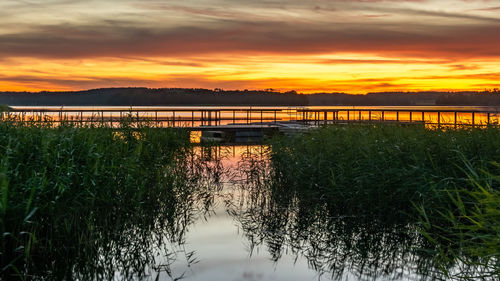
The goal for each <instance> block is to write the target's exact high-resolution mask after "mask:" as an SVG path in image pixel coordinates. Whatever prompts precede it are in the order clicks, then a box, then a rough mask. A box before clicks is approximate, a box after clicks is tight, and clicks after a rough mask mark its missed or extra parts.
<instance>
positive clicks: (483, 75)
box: [0, 0, 500, 93]
mask: <svg viewBox="0 0 500 281" xmlns="http://www.w3.org/2000/svg"><path fill="white" fill-rule="evenodd" d="M122 86H126V87H128V86H134V87H135V86H137V87H139V86H140V87H155V88H157V87H186V88H192V87H195V88H223V89H266V88H273V89H276V90H280V91H287V90H297V91H298V92H304V93H309V92H322V91H328V92H337V91H342V92H348V93H365V92H373V91H393V90H397V91H400V90H401V91H413V90H428V89H433V90H484V89H485V88H488V89H490V88H500V0H489V1H488V0H407V1H397V0H385V1H384V0H357V1H347V0H316V1H314V0H309V1H307V0H289V1H276V0H254V1H246V0H245V1H243V0H195V1H192V0H185V1H158V0H157V1H149V0H120V1H118V0H106V1H103V0H87V1H76V0H1V1H0V91H9V90H15V91H25V90H26V91H32V90H81V89H89V88H99V87H122Z"/></svg>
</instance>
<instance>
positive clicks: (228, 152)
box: [164, 146, 413, 281]
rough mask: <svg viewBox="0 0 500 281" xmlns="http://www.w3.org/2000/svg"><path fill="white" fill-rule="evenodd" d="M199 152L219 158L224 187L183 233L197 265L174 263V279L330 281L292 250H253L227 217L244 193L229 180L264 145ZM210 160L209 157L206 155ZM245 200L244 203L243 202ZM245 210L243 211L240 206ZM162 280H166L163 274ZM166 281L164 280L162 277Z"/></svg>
mask: <svg viewBox="0 0 500 281" xmlns="http://www.w3.org/2000/svg"><path fill="white" fill-rule="evenodd" d="M199 149H200V150H201V151H199V152H201V153H202V154H204V153H205V155H206V156H207V154H209V156H210V157H213V159H219V160H221V162H222V165H223V166H224V168H225V170H226V173H227V175H226V177H225V176H223V177H222V178H223V181H225V183H224V184H223V189H222V190H221V191H220V192H219V193H218V195H217V196H216V200H215V202H214V206H213V207H214V209H213V212H212V213H211V214H210V215H207V216H205V217H203V216H202V217H200V218H198V219H197V221H196V222H195V223H194V224H193V225H191V226H190V227H189V231H188V233H187V235H186V239H185V241H186V244H185V245H183V248H184V250H185V251H186V252H191V251H193V252H194V256H195V258H196V260H197V261H198V262H197V263H194V264H192V265H190V266H187V265H186V263H185V260H183V259H177V260H176V261H175V262H174V263H173V264H172V266H171V268H172V272H173V276H174V277H178V276H181V275H182V274H183V273H185V275H184V276H183V279H182V280H189V281H198V280H199V281H211V280H214V281H219V280H220V281H224V280H228V281H240V280H241V281H246V280H249V281H253V280H255V281H260V280H262V281H264V280H269V281H270V280H283V281H285V280H291V281H294V280H296V281H302V280H318V278H319V279H320V280H331V279H330V278H331V276H330V275H329V274H328V273H325V274H323V275H321V276H320V273H318V272H317V271H316V270H314V269H312V268H311V267H310V265H309V263H308V260H307V259H306V258H305V257H304V256H303V255H301V254H299V255H298V256H297V255H296V254H294V253H292V252H291V250H290V249H289V248H288V246H285V250H284V253H283V255H282V256H281V258H280V259H279V260H278V261H277V262H274V261H273V260H272V256H271V254H270V253H269V251H268V245H266V243H265V242H264V243H262V244H260V245H254V246H255V247H254V248H253V250H251V245H250V242H249V241H248V238H247V237H245V233H243V230H242V228H241V221H238V218H237V217H234V216H232V215H230V214H229V213H228V208H230V207H229V206H242V205H239V204H244V203H242V201H241V199H242V198H241V196H245V195H248V194H247V193H243V192H241V190H240V191H238V188H237V187H236V185H234V184H233V183H231V182H230V180H231V179H232V180H234V179H238V178H237V177H235V174H236V175H237V174H238V173H235V169H237V168H238V165H239V164H240V163H239V161H240V160H241V159H242V157H244V155H247V156H248V155H249V154H248V153H249V152H251V153H254V154H253V155H255V153H257V155H260V156H262V157H264V158H265V154H263V153H264V152H265V149H266V148H265V147H259V146H253V147H252V146H240V147H231V146H228V147H220V148H215V149H210V148H205V151H204V152H203V148H199ZM207 157H208V156H207ZM243 200H245V199H243ZM243 208H245V207H243ZM404 275H405V279H402V280H411V279H413V276H412V273H408V272H406V273H405V274H404ZM164 277H166V276H164ZM166 279H167V280H168V278H166ZM341 280H359V278H358V277H357V276H356V272H349V271H348V270H346V272H345V273H344V274H343V276H342V278H341ZM370 280H389V278H386V276H378V277H374V278H371V279H370ZM397 280H401V279H397Z"/></svg>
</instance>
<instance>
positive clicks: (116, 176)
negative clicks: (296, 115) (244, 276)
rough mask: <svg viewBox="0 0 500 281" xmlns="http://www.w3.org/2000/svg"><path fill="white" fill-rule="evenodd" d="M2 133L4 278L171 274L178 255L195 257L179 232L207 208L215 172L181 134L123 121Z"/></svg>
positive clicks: (7, 128) (8, 127)
mask: <svg viewBox="0 0 500 281" xmlns="http://www.w3.org/2000/svg"><path fill="white" fill-rule="evenodd" d="M0 131H1V134H0V150H1V156H2V161H1V162H0V170H1V171H2V172H1V175H0V176H1V177H2V181H1V182H2V189H1V190H2V191H1V195H2V196H1V198H2V205H1V214H0V220H1V221H0V222H1V228H2V229H1V232H2V233H3V236H2V239H1V242H2V243H1V263H2V269H1V270H2V271H1V272H2V278H5V279H7V278H14V277H15V278H16V279H29V280H37V279H43V280H74V279H79V280H103V279H125V280H128V279H142V278H150V277H148V274H149V272H150V270H152V271H154V272H160V273H161V274H163V275H165V276H166V275H170V274H171V272H170V269H169V264H170V262H171V261H172V259H175V258H176V256H177V258H179V257H182V256H178V255H179V254H183V255H184V256H185V257H184V258H185V259H187V261H188V263H189V262H192V261H193V260H194V256H193V254H192V253H185V252H183V250H182V245H183V243H184V242H185V241H184V237H185V234H186V232H187V229H188V227H189V225H190V224H191V223H192V222H193V220H194V218H195V217H196V216H198V215H200V214H204V213H205V212H206V211H207V210H208V209H209V206H210V204H211V202H212V201H213V198H212V197H213V192H214V190H216V189H217V188H218V185H217V183H216V182H214V180H213V179H214V178H217V173H219V171H218V170H217V167H212V166H210V167H209V166H207V165H205V162H204V161H202V160H201V159H200V158H199V156H198V155H197V154H195V153H193V151H192V150H191V148H190V147H189V143H188V134H187V133H186V132H183V131H174V130H165V129H156V128H153V127H147V126H145V127H139V128H132V127H130V126H128V125H127V124H125V123H124V124H122V127H121V128H118V129H116V128H115V129H110V128H105V127H85V128H76V127H73V126H72V125H65V126H61V127H59V128H48V127H44V126H43V125H40V124H31V125H30V124H16V125H12V124H0ZM171 244H172V245H174V246H173V247H172V245H171ZM171 249H177V250H175V251H173V250H171ZM117 274H118V275H117ZM118 276H119V277H118ZM172 277H176V276H172ZM152 278H154V276H153V277H152Z"/></svg>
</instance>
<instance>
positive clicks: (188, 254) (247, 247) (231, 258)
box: [146, 146, 432, 281]
mask: <svg viewBox="0 0 500 281" xmlns="http://www.w3.org/2000/svg"><path fill="white" fill-rule="evenodd" d="M267 149H268V148H267V147H264V146H237V147H234V146H230V147H205V148H200V147H199V148H197V149H196V153H197V154H199V155H200V156H201V159H203V161H207V162H208V163H211V164H210V165H212V167H217V169H218V171H219V172H220V174H219V175H220V181H219V182H218V183H219V184H220V187H219V188H218V189H217V191H216V192H215V194H214V200H213V201H212V202H211V203H210V206H209V207H208V209H204V208H197V209H198V210H205V211H201V212H198V213H197V215H196V216H197V217H196V219H195V220H193V223H192V224H190V225H189V226H188V229H187V232H186V235H185V239H183V242H182V243H181V244H176V243H170V244H169V245H170V248H168V249H167V250H166V251H167V252H169V253H170V254H172V255H171V256H168V257H169V258H168V259H167V258H165V253H164V252H161V251H159V254H158V256H157V258H156V261H155V263H156V266H157V265H158V264H166V265H167V264H168V266H166V267H165V268H163V269H161V270H154V269H152V270H151V271H149V272H147V274H149V277H146V279H147V278H151V279H155V278H156V277H158V278H159V279H160V280H171V279H175V278H182V280H204V281H207V280H214V281H215V280H297V281H298V280H318V279H319V280H422V279H431V278H430V277H429V278H427V277H426V276H427V275H429V274H430V275H432V273H429V272H427V271H426V270H427V269H429V268H427V267H426V264H427V262H428V260H426V259H425V258H424V257H423V256H421V255H419V254H418V253H417V251H416V250H415V249H416V248H418V247H420V246H422V243H424V241H423V240H422V239H421V237H420V236H419V235H418V233H417V232H416V231H415V230H414V229H413V228H412V227H411V226H408V225H398V224H393V223H389V224H386V223H384V222H383V221H381V222H377V221H376V220H374V219H372V218H368V219H365V218H352V217H342V216H338V217H331V214H328V212H329V211H328V207H327V205H325V204H324V203H323V202H321V200H317V201H316V200H315V199H313V200H308V201H307V202H306V201H304V202H301V200H302V199H300V198H276V197H275V195H272V194H270V193H269V190H267V189H266V178H265V177H266V173H267V171H268V166H267V164H268V156H267ZM167 244H168V243H167Z"/></svg>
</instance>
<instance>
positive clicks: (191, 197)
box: [2, 150, 221, 280]
mask: <svg viewBox="0 0 500 281" xmlns="http://www.w3.org/2000/svg"><path fill="white" fill-rule="evenodd" d="M217 162H218V161H205V159H203V157H202V155H200V154H199V153H197V152H195V151H192V150H187V151H185V152H182V153H180V154H179V155H177V156H176V159H175V161H173V163H171V164H168V165H167V166H159V167H147V168H148V169H151V171H150V174H151V177H152V179H143V181H144V182H150V180H151V182H153V183H154V184H152V185H151V186H149V188H147V189H142V187H141V188H137V189H134V190H124V189H120V188H117V190H118V192H117V193H116V194H115V195H114V199H115V200H114V201H112V202H109V201H106V202H104V201H103V202H100V201H99V198H100V197H98V195H96V196H97V199H96V202H93V203H92V204H93V205H92V206H89V208H87V209H88V210H89V212H87V213H85V214H84V215H82V216H81V217H78V218H75V221H74V222H73V223H74V225H73V226H71V228H70V229H73V230H75V231H76V233H71V234H67V233H65V232H64V230H62V229H60V227H64V225H61V223H58V222H55V221H47V222H45V227H46V228H47V229H49V230H50V229H52V230H51V232H52V233H53V234H52V235H51V236H50V238H47V237H37V247H36V249H33V250H31V254H30V255H29V257H28V258H27V260H25V261H17V266H16V268H17V270H19V272H17V273H16V272H4V273H3V274H2V276H3V277H2V278H9V276H13V275H14V274H16V275H17V274H20V275H22V276H24V277H25V278H28V279H29V280H164V279H173V280H176V279H177V278H180V277H181V276H182V274H183V273H182V272H173V271H172V270H171V264H172V263H173V262H174V261H177V260H183V261H184V262H185V263H186V264H188V265H190V264H193V263H195V262H196V257H195V254H194V252H189V251H186V250H185V247H184V245H185V243H186V240H185V237H186V234H187V232H188V231H189V227H190V226H191V225H192V224H193V222H195V221H196V220H197V219H198V218H199V217H206V216H208V215H209V212H210V207H211V205H212V204H213V201H214V196H215V194H216V192H217V191H218V190H219V188H220V185H219V183H218V179H219V178H220V174H221V167H220V166H219V165H217ZM151 166H152V165H151ZM116 185H120V183H116ZM111 186H112V185H111ZM107 187H108V186H107ZM103 192H114V191H113V190H109V191H103ZM138 193H140V194H138ZM131 196H132V197H131ZM134 196H137V197H139V198H141V199H140V200H141V201H140V202H139V204H135V203H137V201H138V200H137V199H136V198H133V197H134ZM107 198H109V197H107ZM86 203H87V202H82V204H86ZM133 203H134V204H133ZM67 208H68V209H67V212H69V213H71V212H73V209H72V207H71V206H68V207H67ZM55 226H57V228H55ZM68 227H70V226H68ZM41 232H42V233H46V232H45V231H41ZM35 235H36V233H35Z"/></svg>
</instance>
